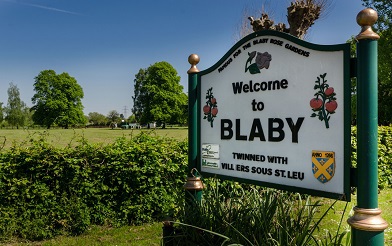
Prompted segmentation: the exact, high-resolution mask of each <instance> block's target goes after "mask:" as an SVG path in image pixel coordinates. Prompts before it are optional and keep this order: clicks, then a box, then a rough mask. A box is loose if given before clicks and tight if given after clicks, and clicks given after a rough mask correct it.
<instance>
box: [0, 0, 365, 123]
mask: <svg viewBox="0 0 392 246" xmlns="http://www.w3.org/2000/svg"><path fill="white" fill-rule="evenodd" d="M289 2H290V1H289V0H275V1H274V0H265V1H260V0H258V1H256V0H198V1H195V0H193V1H191V0H0V30H1V38H0V102H4V106H6V104H7V100H8V95H7V89H8V88H9V84H10V83H11V82H12V83H14V84H16V85H17V86H18V88H19V91H20V94H21V99H22V100H23V101H24V102H25V103H26V104H27V105H28V106H29V107H31V106H32V103H31V97H32V96H33V95H34V90H33V84H34V78H35V77H36V76H37V75H38V74H39V72H40V71H42V70H46V69H53V70H54V71H56V73H62V72H67V73H69V74H70V75H71V76H72V77H74V78H75V79H76V80H77V81H78V83H79V84H80V85H81V86H82V88H83V91H84V99H83V100H82V102H83V105H84V107H85V108H84V113H85V114H86V115H87V114H88V113H89V112H99V113H102V114H104V115H107V114H108V112H109V111H110V110H117V111H118V112H119V113H125V114H126V116H129V115H130V114H131V108H132V98H131V97H132V96H133V80H134V78H135V74H136V73H137V72H138V71H139V69H140V68H147V67H148V66H150V65H152V64H154V63H155V62H159V61H167V62H169V63H170V64H171V65H172V66H173V67H174V68H175V69H176V70H177V72H178V74H179V75H180V76H181V84H182V85H183V86H184V91H185V92H187V83H188V82H187V78H188V76H187V73H186V72H187V70H188V69H189V67H190V65H189V63H188V61H187V60H188V56H189V55H190V54H192V53H196V54H198V55H199V57H200V59H201V60H200V63H199V64H198V68H199V69H200V70H204V69H206V68H208V67H210V66H212V65H214V64H215V63H216V62H217V61H218V60H219V59H220V58H221V57H222V56H223V55H224V54H225V53H226V52H227V51H228V50H229V49H230V48H231V47H232V46H233V45H234V44H235V38H234V37H235V36H236V33H238V28H239V25H240V23H241V19H242V18H243V13H244V9H254V8H256V7H261V6H262V4H263V3H264V7H265V9H266V10H268V11H269V12H270V13H272V17H273V19H275V20H276V22H286V20H285V15H286V8H287V6H288V5H289ZM331 2H332V6H331V7H330V9H329V13H328V14H327V15H326V16H324V17H323V18H322V19H321V20H319V21H318V22H317V23H316V24H315V25H314V26H312V28H311V30H310V33H309V35H308V36H307V38H306V40H307V41H309V42H312V43H317V44H338V43H344V42H345V41H346V40H348V39H350V37H351V36H353V35H357V34H358V33H359V31H360V27H359V26H358V25H357V23H356V16H357V14H358V12H359V11H361V10H362V9H363V8H364V7H363V6H362V2H361V1H360V0H332V1H331Z"/></svg>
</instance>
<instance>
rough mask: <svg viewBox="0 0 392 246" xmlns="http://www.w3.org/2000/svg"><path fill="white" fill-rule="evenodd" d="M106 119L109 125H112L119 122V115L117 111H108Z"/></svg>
mask: <svg viewBox="0 0 392 246" xmlns="http://www.w3.org/2000/svg"><path fill="white" fill-rule="evenodd" d="M106 117H107V119H108V120H109V122H110V123H111V124H114V123H117V121H118V120H120V113H119V112H118V111H117V110H110V111H109V113H108V115H107V116H106Z"/></svg>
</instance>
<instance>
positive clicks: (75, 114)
mask: <svg viewBox="0 0 392 246" xmlns="http://www.w3.org/2000/svg"><path fill="white" fill-rule="evenodd" d="M34 91H35V94H34V96H33V97H32V99H31V100H32V102H33V104H35V105H34V106H33V107H32V109H33V110H34V114H33V120H34V122H35V123H36V124H39V125H45V126H46V127H47V128H48V129H49V128H50V127H51V126H52V124H54V123H56V124H57V125H59V126H62V127H64V128H68V127H69V126H72V125H77V124H84V123H85V118H84V115H83V105H82V101H81V99H82V98H83V96H84V94H83V89H82V87H81V86H80V85H79V84H78V82H77V81H76V79H75V78H73V77H71V76H69V74H68V73H62V74H56V72H55V71H53V70H44V71H41V72H40V73H39V75H38V76H37V77H35V83H34Z"/></svg>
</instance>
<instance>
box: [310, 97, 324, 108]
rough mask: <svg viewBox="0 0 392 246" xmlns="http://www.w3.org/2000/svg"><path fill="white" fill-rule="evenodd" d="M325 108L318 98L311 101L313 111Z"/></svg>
mask: <svg viewBox="0 0 392 246" xmlns="http://www.w3.org/2000/svg"><path fill="white" fill-rule="evenodd" d="M322 106H323V100H321V99H318V98H313V99H312V100H310V107H311V108H312V109H315V110H317V109H320V108H321V107H322Z"/></svg>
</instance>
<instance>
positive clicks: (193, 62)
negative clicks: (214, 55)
mask: <svg viewBox="0 0 392 246" xmlns="http://www.w3.org/2000/svg"><path fill="white" fill-rule="evenodd" d="M199 61H200V58H199V56H198V55H196V54H192V55H190V56H189V57H188V62H189V64H191V65H192V66H195V65H197V64H198V63H199Z"/></svg>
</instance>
